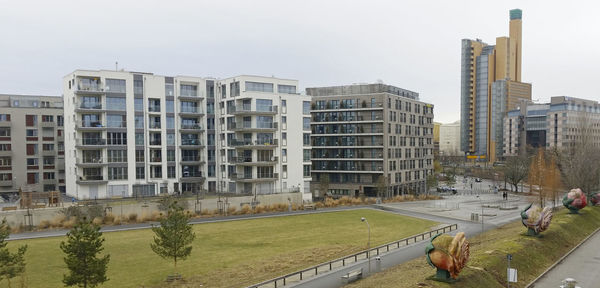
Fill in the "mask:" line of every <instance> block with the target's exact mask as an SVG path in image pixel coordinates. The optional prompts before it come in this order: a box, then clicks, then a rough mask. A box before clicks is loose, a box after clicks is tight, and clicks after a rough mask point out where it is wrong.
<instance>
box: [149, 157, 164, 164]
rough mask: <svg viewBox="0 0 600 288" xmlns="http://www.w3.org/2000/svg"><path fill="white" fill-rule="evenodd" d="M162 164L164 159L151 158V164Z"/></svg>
mask: <svg viewBox="0 0 600 288" xmlns="http://www.w3.org/2000/svg"><path fill="white" fill-rule="evenodd" d="M160 162H162V157H150V163H160Z"/></svg>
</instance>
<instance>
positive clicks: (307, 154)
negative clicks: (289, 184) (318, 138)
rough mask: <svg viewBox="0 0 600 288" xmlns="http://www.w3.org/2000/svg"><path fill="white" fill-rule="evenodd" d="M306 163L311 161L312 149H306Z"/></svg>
mask: <svg viewBox="0 0 600 288" xmlns="http://www.w3.org/2000/svg"><path fill="white" fill-rule="evenodd" d="M303 161H304V162H309V161H310V149H304V159H303Z"/></svg>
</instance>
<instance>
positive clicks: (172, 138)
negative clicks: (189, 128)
mask: <svg viewBox="0 0 600 288" xmlns="http://www.w3.org/2000/svg"><path fill="white" fill-rule="evenodd" d="M167 145H169V146H175V134H174V133H167ZM173 161H175V160H173Z"/></svg>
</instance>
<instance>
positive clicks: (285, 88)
mask: <svg viewBox="0 0 600 288" xmlns="http://www.w3.org/2000/svg"><path fill="white" fill-rule="evenodd" d="M277 92H279V93H287V94H296V86H294V85H277Z"/></svg>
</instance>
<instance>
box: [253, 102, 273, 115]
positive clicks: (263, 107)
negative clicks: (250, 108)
mask: <svg viewBox="0 0 600 288" xmlns="http://www.w3.org/2000/svg"><path fill="white" fill-rule="evenodd" d="M272 110H273V100H269V99H256V111H262V112H270V111H272Z"/></svg>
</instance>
